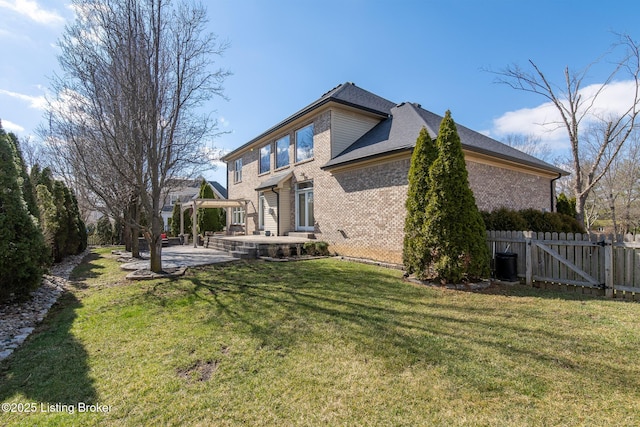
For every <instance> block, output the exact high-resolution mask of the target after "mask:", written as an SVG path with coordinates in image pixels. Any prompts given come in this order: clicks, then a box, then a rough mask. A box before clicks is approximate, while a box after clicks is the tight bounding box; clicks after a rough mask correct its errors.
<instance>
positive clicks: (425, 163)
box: [402, 127, 438, 274]
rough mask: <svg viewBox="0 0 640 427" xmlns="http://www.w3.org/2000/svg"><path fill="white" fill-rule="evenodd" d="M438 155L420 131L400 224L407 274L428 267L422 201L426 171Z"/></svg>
mask: <svg viewBox="0 0 640 427" xmlns="http://www.w3.org/2000/svg"><path fill="white" fill-rule="evenodd" d="M437 154H438V152H437V150H436V146H435V144H434V143H433V140H432V139H431V137H430V136H429V133H428V132H427V129H426V128H424V127H423V128H422V130H421V131H420V134H419V135H418V139H417V140H416V146H415V148H414V149H413V155H412V156H411V167H410V168H409V189H408V191H407V201H406V204H405V206H406V208H407V217H406V218H405V222H404V250H403V253H402V259H403V261H404V267H405V269H406V271H407V273H409V274H413V273H416V272H418V273H419V272H423V271H424V269H425V267H426V265H427V264H428V263H429V253H428V252H427V251H426V250H425V248H426V246H425V239H424V235H423V234H422V227H423V224H424V212H425V207H426V197H427V192H428V190H429V167H430V166H431V164H432V163H433V161H434V160H435V158H436V156H437Z"/></svg>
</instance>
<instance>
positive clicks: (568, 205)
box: [556, 193, 577, 218]
mask: <svg viewBox="0 0 640 427" xmlns="http://www.w3.org/2000/svg"><path fill="white" fill-rule="evenodd" d="M556 211H558V213H561V214H565V215H569V216H570V217H572V218H575V217H576V215H577V212H576V198H575V197H572V198H571V199H569V198H567V196H566V195H565V194H564V193H560V194H559V195H558V197H557V198H556Z"/></svg>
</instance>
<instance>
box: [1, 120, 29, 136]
mask: <svg viewBox="0 0 640 427" xmlns="http://www.w3.org/2000/svg"><path fill="white" fill-rule="evenodd" d="M2 128H3V129H4V130H6V131H9V132H15V133H18V132H24V128H23V127H22V126H20V125H17V124H15V123H13V122H10V121H9V120H4V119H2Z"/></svg>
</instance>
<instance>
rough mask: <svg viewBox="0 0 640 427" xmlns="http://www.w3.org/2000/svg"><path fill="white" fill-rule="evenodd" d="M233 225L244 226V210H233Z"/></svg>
mask: <svg viewBox="0 0 640 427" xmlns="http://www.w3.org/2000/svg"><path fill="white" fill-rule="evenodd" d="M231 224H240V225H243V224H244V208H233V209H231Z"/></svg>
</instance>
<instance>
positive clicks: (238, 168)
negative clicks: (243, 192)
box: [234, 159, 242, 182]
mask: <svg viewBox="0 0 640 427" xmlns="http://www.w3.org/2000/svg"><path fill="white" fill-rule="evenodd" d="M234 178H235V182H240V181H242V159H238V160H236V170H235V176H234Z"/></svg>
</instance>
